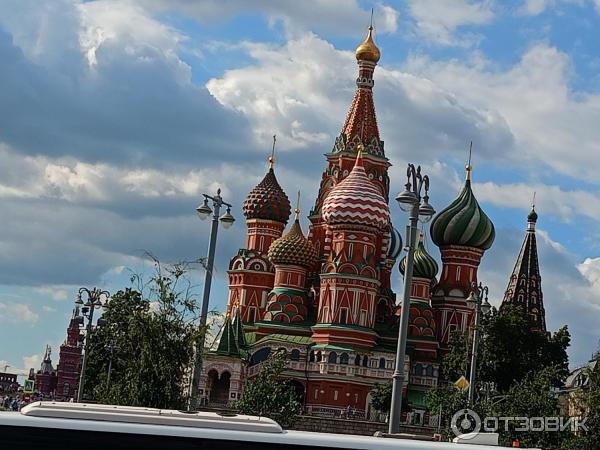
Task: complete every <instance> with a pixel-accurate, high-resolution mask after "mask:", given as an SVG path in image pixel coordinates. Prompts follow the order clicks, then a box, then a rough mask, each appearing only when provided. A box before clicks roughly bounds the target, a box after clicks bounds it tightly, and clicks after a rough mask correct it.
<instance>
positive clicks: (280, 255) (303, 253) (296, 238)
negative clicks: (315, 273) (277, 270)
mask: <svg viewBox="0 0 600 450" xmlns="http://www.w3.org/2000/svg"><path fill="white" fill-rule="evenodd" d="M268 256H269V259H270V260H271V262H272V263H273V264H276V265H277V264H290V265H295V266H302V267H310V266H312V265H313V264H314V263H315V261H316V260H317V250H316V249H315V247H314V245H313V244H312V242H310V241H309V240H308V239H306V238H305V237H304V233H302V228H300V222H299V221H298V219H296V220H295V221H294V223H293V224H292V227H291V228H290V231H288V232H287V234H285V235H284V236H282V237H280V238H279V239H277V240H275V241H273V243H272V244H271V246H270V247H269V253H268Z"/></svg>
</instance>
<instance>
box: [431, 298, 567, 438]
mask: <svg viewBox="0 0 600 450" xmlns="http://www.w3.org/2000/svg"><path fill="white" fill-rule="evenodd" d="M532 328H533V323H532V321H531V319H530V317H529V316H528V315H527V314H525V313H523V311H522V310H521V309H520V308H519V307H516V306H506V307H504V308H502V310H501V311H498V310H496V309H495V308H493V309H492V311H491V313H490V314H489V315H487V316H484V317H482V320H481V329H480V331H481V340H480V343H479V354H478V358H477V387H478V389H477V390H476V397H475V404H474V406H473V407H472V409H473V410H475V412H477V414H479V416H480V417H482V418H483V417H486V416H489V417H492V416H494V417H507V416H511V417H556V416H559V415H560V414H559V405H558V399H557V396H556V393H555V392H554V391H553V388H555V387H558V386H559V385H560V383H561V382H562V381H563V380H564V379H565V378H566V376H567V375H568V373H569V371H568V356H567V351H566V350H567V347H568V346H569V344H570V335H569V331H568V329H567V327H563V328H561V329H560V330H558V331H557V332H556V333H554V335H553V336H551V337H550V336H548V335H546V334H544V333H541V332H537V331H532ZM471 345H472V344H471V337H470V336H469V338H468V339H467V338H465V337H464V335H462V334H461V333H453V334H452V335H451V337H450V340H449V352H448V353H447V354H446V355H445V356H444V359H443V361H442V374H443V378H444V380H442V381H446V384H448V383H452V382H454V381H456V380H457V379H458V378H459V377H460V376H461V375H465V376H468V372H467V370H468V368H469V364H470V356H471V355H470V350H471ZM482 386H485V388H486V389H485V391H482V389H481V387H482ZM426 401H427V405H428V407H429V410H430V411H431V413H432V414H435V413H436V411H439V410H440V407H441V409H442V430H443V432H444V433H445V434H446V435H447V436H450V437H451V436H453V434H450V433H451V432H450V428H449V425H450V424H449V421H450V419H451V417H452V415H453V414H454V413H455V412H457V411H459V410H460V409H462V408H465V407H466V404H467V403H466V394H463V393H461V392H459V391H458V390H456V389H455V388H454V387H453V386H452V385H451V384H450V386H449V387H448V386H444V383H443V382H442V384H441V385H440V387H438V388H437V389H434V390H431V391H429V392H428V393H427V396H426ZM516 425H518V424H511V425H510V427H509V430H508V431H502V430H503V428H502V427H503V424H502V427H501V428H502V430H499V431H500V433H501V439H502V440H503V441H504V442H505V443H507V444H510V442H511V441H512V439H513V438H518V439H520V440H521V442H522V444H525V445H526V446H540V447H548V448H553V447H556V446H557V445H559V444H560V441H561V440H562V439H564V438H566V437H567V436H569V433H568V432H563V433H558V432H530V433H524V432H516V431H515V430H514V428H515V426H516Z"/></svg>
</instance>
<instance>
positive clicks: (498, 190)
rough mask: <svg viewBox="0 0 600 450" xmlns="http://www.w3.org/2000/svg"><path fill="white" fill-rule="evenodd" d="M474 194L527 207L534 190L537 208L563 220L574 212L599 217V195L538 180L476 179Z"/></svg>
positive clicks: (501, 203)
mask: <svg viewBox="0 0 600 450" xmlns="http://www.w3.org/2000/svg"><path fill="white" fill-rule="evenodd" d="M475 189H477V198H478V199H479V200H481V201H485V202H488V203H491V204H493V205H498V206H503V207H507V208H521V209H524V210H528V209H529V208H531V199H532V194H533V193H534V192H536V204H537V207H538V210H539V211H544V212H548V213H549V214H552V215H554V216H558V217H560V218H561V219H562V220H563V221H564V222H572V221H573V220H575V219H576V218H577V216H585V217H588V218H590V219H592V220H594V221H600V197H599V196H598V195H597V194H596V193H593V192H589V191H585V190H571V191H569V190H564V189H562V188H561V187H560V186H557V185H546V184H541V183H531V184H529V183H510V184H508V183H507V184H499V183H494V182H491V181H490V182H486V183H476V188H475Z"/></svg>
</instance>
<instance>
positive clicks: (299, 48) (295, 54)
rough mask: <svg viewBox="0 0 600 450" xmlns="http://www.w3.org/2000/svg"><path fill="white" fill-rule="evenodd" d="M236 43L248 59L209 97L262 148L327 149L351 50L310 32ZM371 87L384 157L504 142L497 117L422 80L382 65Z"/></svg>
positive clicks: (350, 86)
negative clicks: (235, 116)
mask: <svg viewBox="0 0 600 450" xmlns="http://www.w3.org/2000/svg"><path fill="white" fill-rule="evenodd" d="M244 47H245V48H246V49H247V52H248V54H249V55H250V56H251V57H252V58H253V59H254V60H255V63H254V64H252V65H248V66H246V67H243V68H239V69H234V70H228V71H226V72H225V74H224V75H223V76H222V77H220V78H213V79H211V80H210V81H209V82H208V83H207V88H208V90H209V91H210V92H211V94H212V95H213V96H214V97H215V98H216V99H217V100H218V101H219V102H220V103H221V104H223V105H224V106H226V107H228V108H232V109H235V110H236V111H239V112H241V113H243V114H244V115H245V116H246V117H247V119H248V120H249V121H250V122H251V124H252V127H251V128H252V130H253V131H254V133H255V138H256V140H257V142H260V143H261V144H262V146H264V147H265V148H266V147H267V145H268V144H267V143H268V142H269V140H270V138H271V135H272V134H273V133H274V132H275V133H277V136H278V139H279V143H280V145H279V146H278V148H279V149H280V150H281V151H286V150H291V149H298V148H306V149H313V148H314V147H315V146H316V145H318V146H322V147H325V148H327V147H330V146H332V145H333V142H334V139H335V137H336V136H337V134H338V133H339V130H340V128H341V124H342V120H343V117H345V115H346V113H347V111H348V108H349V106H350V102H351V99H352V95H353V93H354V91H355V89H356V86H355V83H354V81H355V79H356V73H357V66H356V60H355V57H354V55H353V53H352V52H349V51H339V50H336V49H335V48H334V47H333V46H332V45H331V44H329V43H328V42H326V41H324V40H322V39H320V38H319V37H317V36H315V35H314V34H306V35H304V36H302V37H301V38H298V39H293V40H290V41H288V42H287V43H286V44H285V45H284V46H269V45H264V44H250V43H246V44H244ZM383 58H385V49H384V53H383ZM375 84H376V87H375V93H374V95H375V100H376V103H377V114H378V120H379V127H380V130H381V136H382V137H383V138H385V140H386V141H387V143H388V144H389V147H386V149H387V150H386V151H387V155H388V157H390V158H394V157H396V158H400V159H401V161H404V158H407V157H413V156H414V157H418V158H419V160H420V161H421V162H432V160H435V158H436V157H438V156H439V155H442V154H443V155H445V156H446V157H447V156H448V152H449V151H450V152H452V151H459V152H460V158H461V159H462V158H463V157H464V155H465V147H466V136H469V137H473V139H474V140H477V139H481V140H483V139H485V140H486V141H487V143H488V149H486V150H484V151H485V152H487V154H488V155H492V154H498V152H497V151H496V150H498V149H506V148H511V146H512V142H511V141H512V136H511V135H510V132H509V131H508V130H507V127H506V123H505V122H504V119H503V118H502V117H501V116H500V115H498V114H497V113H496V112H494V111H493V110H491V109H489V108H479V107H473V106H471V105H468V104H465V102H464V101H463V99H462V98H461V97H459V96H457V95H454V94H453V93H452V92H451V91H450V90H448V89H445V88H441V87H440V86H439V85H437V84H435V83H433V82H432V81H430V80H429V79H426V78H424V77H419V76H415V75H413V74H411V73H407V72H404V71H400V70H391V69H388V68H386V67H385V66H383V67H378V68H377V69H376V71H375ZM398 143H401V145H399V144H398ZM396 161H397V160H396ZM394 163H395V162H394Z"/></svg>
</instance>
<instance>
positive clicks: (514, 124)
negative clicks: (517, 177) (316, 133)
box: [406, 44, 600, 183]
mask: <svg viewBox="0 0 600 450" xmlns="http://www.w3.org/2000/svg"><path fill="white" fill-rule="evenodd" d="M406 70H408V71H411V72H413V73H417V74H419V75H420V76H423V77H427V78H429V79H430V80H432V82H433V83H435V85H436V86H438V87H439V88H441V89H446V90H448V91H449V92H451V93H453V95H455V96H456V97H457V98H460V99H461V101H462V102H463V103H464V104H465V105H468V106H469V107H471V108H477V109H482V110H486V111H490V114H495V115H497V116H499V117H501V118H502V120H504V121H505V123H506V124H507V126H508V127H509V129H510V132H511V134H512V135H513V136H514V138H515V145H514V147H512V148H507V149H500V148H498V149H497V151H498V157H499V158H502V159H504V160H505V161H510V162H511V163H512V164H515V165H519V166H520V167H522V168H525V169H527V168H529V169H530V170H531V171H532V173H538V174H539V173H540V171H541V169H543V165H546V166H550V167H551V168H552V169H554V170H555V171H557V172H559V173H561V174H566V175H569V176H572V177H577V178H580V177H583V178H584V179H586V180H587V181H590V182H592V183H597V182H598V177H597V174H598V171H599V170H600V159H598V158H596V157H595V155H597V154H598V153H600V128H598V127H597V126H596V118H597V117H598V116H599V115H600V93H599V92H593V91H592V92H578V91H574V90H573V89H572V88H571V87H570V84H569V81H570V72H571V61H570V59H569V57H568V56H567V55H566V54H565V53H563V52H561V51H559V50H558V49H556V48H554V47H550V46H548V45H546V44H536V45H533V46H532V47H531V48H529V49H528V50H527V51H526V53H525V54H524V55H523V56H522V58H521V60H520V61H519V62H518V63H517V64H515V65H514V66H513V67H510V68H508V69H506V70H499V69H498V68H497V66H496V65H495V64H494V63H493V62H491V61H486V60H482V59H481V58H478V59H475V60H473V61H467V62H464V61H460V62H459V61H456V60H451V61H446V62H434V61H431V60H429V59H427V58H414V59H413V60H412V61H410V62H409V63H408V65H407V68H406ZM474 141H475V140H474ZM475 143H476V145H477V147H480V146H481V147H485V146H489V145H490V144H489V139H487V138H484V139H483V140H482V141H481V142H477V141H475ZM515 150H517V151H515Z"/></svg>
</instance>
